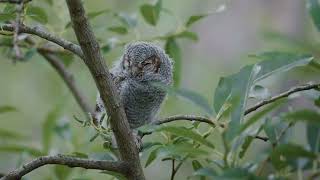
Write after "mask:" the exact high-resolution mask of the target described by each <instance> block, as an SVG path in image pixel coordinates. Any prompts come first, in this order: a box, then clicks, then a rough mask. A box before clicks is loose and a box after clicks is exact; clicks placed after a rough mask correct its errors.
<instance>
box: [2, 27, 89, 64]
mask: <svg viewBox="0 0 320 180" xmlns="http://www.w3.org/2000/svg"><path fill="white" fill-rule="evenodd" d="M14 29H15V28H14V26H13V25H11V24H2V25H0V31H3V30H5V31H11V32H14ZM19 33H26V34H32V35H35V36H38V37H41V38H43V39H46V40H48V41H50V42H53V43H55V44H58V45H59V46H61V47H63V48H64V49H67V50H69V51H71V52H73V53H74V54H76V55H77V56H79V57H80V58H81V59H84V55H83V53H82V50H81V48H80V47H79V45H77V44H74V43H72V42H70V41H67V40H65V39H62V38H59V37H56V36H54V35H53V34H50V33H48V32H46V31H43V30H41V29H40V28H39V27H28V26H26V25H22V24H21V25H20V26H19Z"/></svg>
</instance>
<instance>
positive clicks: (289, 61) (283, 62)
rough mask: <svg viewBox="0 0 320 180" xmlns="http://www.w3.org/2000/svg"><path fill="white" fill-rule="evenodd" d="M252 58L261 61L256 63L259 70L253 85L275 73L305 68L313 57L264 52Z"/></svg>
mask: <svg viewBox="0 0 320 180" xmlns="http://www.w3.org/2000/svg"><path fill="white" fill-rule="evenodd" d="M254 57H256V58H258V59H261V60H262V61H261V62H259V63H258V65H259V66H260V67H261V70H260V72H259V74H258V75H257V77H256V79H255V80H254V83H256V82H258V81H260V80H262V79H265V78H267V77H269V76H270V75H273V74H275V73H278V72H285V71H288V70H290V69H292V68H295V67H299V66H305V65H307V64H309V63H310V62H311V61H312V59H313V57H312V56H310V55H300V54H294V53H287V52H278V51H271V52H264V53H261V54H258V55H254Z"/></svg>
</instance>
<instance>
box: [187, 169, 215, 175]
mask: <svg viewBox="0 0 320 180" xmlns="http://www.w3.org/2000/svg"><path fill="white" fill-rule="evenodd" d="M216 175H217V173H216V172H215V171H214V170H213V169H211V168H201V169H198V170H197V171H195V172H194V173H193V176H216Z"/></svg>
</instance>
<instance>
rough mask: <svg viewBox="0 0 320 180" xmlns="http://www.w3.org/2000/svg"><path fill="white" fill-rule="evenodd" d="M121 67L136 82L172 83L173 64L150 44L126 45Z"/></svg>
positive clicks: (161, 50) (157, 47) (158, 48)
mask: <svg viewBox="0 0 320 180" xmlns="http://www.w3.org/2000/svg"><path fill="white" fill-rule="evenodd" d="M121 66H122V69H123V71H125V72H126V73H127V74H128V75H129V77H130V78H133V79H135V80H137V81H143V82H149V81H155V82H162V83H165V84H167V85H169V84H171V83H172V66H173V63H172V61H171V59H170V58H169V56H168V55H167V54H166V53H165V52H164V50H163V49H162V48H161V47H159V46H157V45H155V44H152V43H148V42H134V43H130V44H128V45H126V47H125V52H124V54H123V56H122V61H121Z"/></svg>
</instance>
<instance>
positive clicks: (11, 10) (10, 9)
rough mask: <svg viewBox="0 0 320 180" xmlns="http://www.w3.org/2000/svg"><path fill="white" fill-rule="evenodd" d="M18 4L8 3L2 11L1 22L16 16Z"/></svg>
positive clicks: (0, 14)
mask: <svg viewBox="0 0 320 180" xmlns="http://www.w3.org/2000/svg"><path fill="white" fill-rule="evenodd" d="M15 11H16V6H15V5H14V4H10V3H8V4H6V6H5V7H4V9H3V11H2V12H1V13H0V22H2V23H5V22H7V21H10V20H14V19H15V18H16V13H15Z"/></svg>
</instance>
